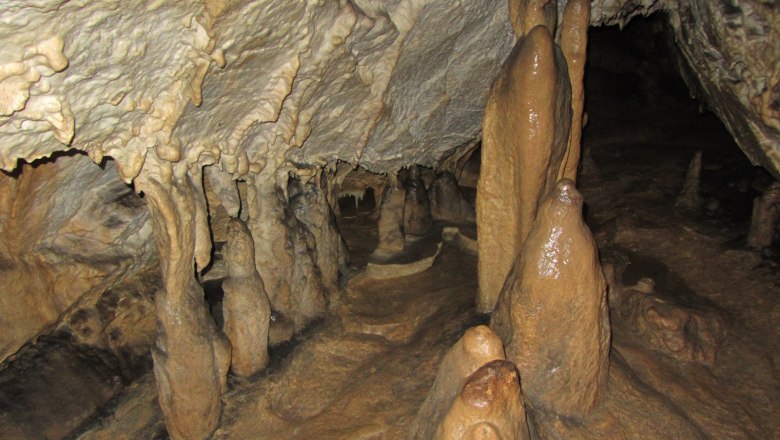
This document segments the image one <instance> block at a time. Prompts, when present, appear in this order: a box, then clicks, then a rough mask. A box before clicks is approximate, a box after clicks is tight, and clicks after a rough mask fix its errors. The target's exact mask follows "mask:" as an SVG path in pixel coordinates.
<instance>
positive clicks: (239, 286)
mask: <svg viewBox="0 0 780 440" xmlns="http://www.w3.org/2000/svg"><path fill="white" fill-rule="evenodd" d="M225 259H226V260H227V261H226V262H227V267H228V278H227V280H225V281H224V282H223V283H222V290H224V292H225V297H224V300H223V302H222V310H223V314H224V317H225V333H226V334H227V337H228V339H229V340H230V344H231V346H232V355H231V359H232V360H231V363H230V365H231V369H232V371H233V373H234V374H236V375H238V376H251V375H253V374H255V373H257V372H258V371H260V370H262V369H263V368H265V366H266V365H267V364H268V329H269V327H270V325H271V302H270V301H268V295H267V294H266V293H265V286H264V285H263V280H262V279H261V278H260V275H259V274H258V273H257V269H256V268H255V246H254V243H253V242H252V236H251V234H250V233H249V228H247V227H246V225H245V224H244V222H242V221H241V220H239V219H232V220H231V221H230V225H229V227H228V242H227V246H226V247H225Z"/></svg>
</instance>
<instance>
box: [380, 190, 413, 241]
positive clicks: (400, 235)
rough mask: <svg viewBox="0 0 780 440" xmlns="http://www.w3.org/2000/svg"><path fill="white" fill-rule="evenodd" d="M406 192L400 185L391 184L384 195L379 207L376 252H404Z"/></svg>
mask: <svg viewBox="0 0 780 440" xmlns="http://www.w3.org/2000/svg"><path fill="white" fill-rule="evenodd" d="M405 204H406V191H405V190H404V188H403V187H402V186H401V185H400V184H398V183H390V184H388V185H387V186H386V187H385V192H384V193H383V194H382V205H381V206H380V207H379V222H378V223H377V228H378V229H379V244H378V245H377V248H376V250H377V251H378V252H383V253H393V252H401V251H402V250H404V229H403V228H404V208H405V206H404V205H405Z"/></svg>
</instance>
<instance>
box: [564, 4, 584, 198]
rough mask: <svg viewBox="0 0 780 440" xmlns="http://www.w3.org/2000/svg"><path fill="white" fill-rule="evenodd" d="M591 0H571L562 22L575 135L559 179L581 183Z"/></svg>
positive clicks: (572, 124) (565, 9) (573, 134)
mask: <svg viewBox="0 0 780 440" xmlns="http://www.w3.org/2000/svg"><path fill="white" fill-rule="evenodd" d="M589 25H590V1H589V0H568V1H567V2H566V7H565V8H564V11H563V23H562V24H561V50H562V51H563V56H564V57H565V58H566V65H567V67H568V72H569V80H570V82H571V108H572V112H571V135H570V137H569V149H568V150H567V151H566V157H565V158H564V160H563V164H562V167H561V172H560V173H559V175H558V178H559V179H569V180H571V181H573V182H577V169H578V168H579V165H580V156H581V151H582V128H583V125H584V118H583V114H584V109H585V59H586V57H587V49H588V26H589Z"/></svg>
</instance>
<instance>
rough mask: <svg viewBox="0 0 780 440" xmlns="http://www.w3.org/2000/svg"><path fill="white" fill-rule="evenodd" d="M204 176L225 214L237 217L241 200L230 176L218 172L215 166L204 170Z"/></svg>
mask: <svg viewBox="0 0 780 440" xmlns="http://www.w3.org/2000/svg"><path fill="white" fill-rule="evenodd" d="M204 174H205V175H206V178H207V179H208V180H209V183H210V184H211V188H212V190H213V191H214V193H215V194H216V195H217V197H218V198H219V202H220V204H221V205H222V207H223V208H225V212H227V214H228V215H229V216H231V217H237V216H238V213H239V211H240V210H241V199H240V198H239V195H238V186H236V182H234V181H233V179H232V177H231V175H230V174H228V173H226V172H224V171H222V170H220V169H219V168H217V166H216V165H212V166H208V167H206V168H204Z"/></svg>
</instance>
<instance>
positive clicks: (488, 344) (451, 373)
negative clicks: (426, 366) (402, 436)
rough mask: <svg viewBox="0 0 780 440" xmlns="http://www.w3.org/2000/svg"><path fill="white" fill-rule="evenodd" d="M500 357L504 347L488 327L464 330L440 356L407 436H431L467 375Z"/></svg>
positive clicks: (420, 437) (482, 326) (502, 357)
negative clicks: (432, 379)
mask: <svg viewBox="0 0 780 440" xmlns="http://www.w3.org/2000/svg"><path fill="white" fill-rule="evenodd" d="M503 359H504V347H503V346H502V345H501V340H500V339H499V338H498V336H496V334H495V333H493V331H492V330H490V328H488V327H486V326H484V325H480V326H477V327H472V328H470V329H468V330H466V332H465V333H464V334H463V337H461V338H460V339H459V340H458V342H456V343H455V345H454V346H453V347H452V348H451V349H450V350H449V351H448V352H447V354H446V355H445V356H444V358H443V359H442V361H441V365H440V366H439V371H438V373H437V374H436V380H435V381H434V382H433V386H431V390H430V391H429V392H428V397H427V398H426V399H425V402H423V404H422V406H421V407H420V410H419V412H418V414H417V420H416V421H415V424H414V426H413V427H412V430H411V433H412V434H411V438H412V439H419V440H424V439H430V438H433V435H434V433H435V432H436V429H437V427H438V426H439V424H440V423H441V421H442V420H443V418H444V417H445V415H446V414H447V411H448V410H449V409H450V407H451V406H452V404H453V402H454V400H455V398H456V396H457V394H458V392H460V390H461V389H462V388H463V385H464V384H465V383H466V380H467V379H468V377H469V376H470V375H471V374H472V373H473V372H475V371H476V370H477V369H478V368H479V367H481V366H482V365H485V364H486V363H488V362H490V361H493V360H503Z"/></svg>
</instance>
